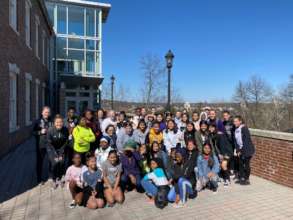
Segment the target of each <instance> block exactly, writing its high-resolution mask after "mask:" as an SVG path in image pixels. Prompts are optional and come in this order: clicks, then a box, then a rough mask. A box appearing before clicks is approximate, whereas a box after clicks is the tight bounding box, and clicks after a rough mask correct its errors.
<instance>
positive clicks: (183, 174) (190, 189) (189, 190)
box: [168, 148, 197, 207]
mask: <svg viewBox="0 0 293 220" xmlns="http://www.w3.org/2000/svg"><path fill="white" fill-rule="evenodd" d="M194 169H195V165H194V163H193V161H191V160H186V151H185V149H184V148H178V149H177V150H176V163H175V164H174V166H173V172H174V173H173V178H172V181H171V182H172V183H173V187H172V188H171V189H170V191H169V194H168V200H169V201H170V202H174V206H175V207H182V206H184V205H185V203H186V201H187V198H195V197H196V195H197V191H196V190H195V185H196V176H195V172H194Z"/></svg>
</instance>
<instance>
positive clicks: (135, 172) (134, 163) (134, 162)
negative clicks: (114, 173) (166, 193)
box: [120, 140, 141, 191]
mask: <svg viewBox="0 0 293 220" xmlns="http://www.w3.org/2000/svg"><path fill="white" fill-rule="evenodd" d="M120 159H121V164H122V168H123V173H122V175H121V187H122V189H123V191H125V190H127V191H128V190H132V189H133V188H135V189H136V190H137V191H141V185H140V181H141V176H140V175H141V173H140V168H139V161H140V159H141V156H140V154H139V152H138V151H137V143H136V142H135V141H133V140H130V141H128V142H127V143H126V144H125V145H124V149H123V154H121V157H120Z"/></svg>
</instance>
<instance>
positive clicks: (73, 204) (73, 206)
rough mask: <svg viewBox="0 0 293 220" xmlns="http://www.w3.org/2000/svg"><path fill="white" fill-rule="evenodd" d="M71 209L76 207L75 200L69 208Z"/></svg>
mask: <svg viewBox="0 0 293 220" xmlns="http://www.w3.org/2000/svg"><path fill="white" fill-rule="evenodd" d="M68 207H69V208H70V209H74V208H75V207H76V203H75V201H74V200H72V202H71V203H70V204H69V206H68Z"/></svg>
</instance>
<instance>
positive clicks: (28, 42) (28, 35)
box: [25, 0, 32, 49]
mask: <svg viewBox="0 0 293 220" xmlns="http://www.w3.org/2000/svg"><path fill="white" fill-rule="evenodd" d="M31 8H32V3H31V1H30V0H25V42H26V45H27V47H28V48H29V49H32V47H31V38H32V36H31ZM27 12H29V16H28V13H27ZM26 19H28V21H29V22H28V27H27V23H26V22H27V20H26Z"/></svg>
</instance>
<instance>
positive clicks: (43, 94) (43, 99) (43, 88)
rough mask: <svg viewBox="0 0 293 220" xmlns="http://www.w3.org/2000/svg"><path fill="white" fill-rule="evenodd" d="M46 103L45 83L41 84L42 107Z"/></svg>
mask: <svg viewBox="0 0 293 220" xmlns="http://www.w3.org/2000/svg"><path fill="white" fill-rule="evenodd" d="M45 105H46V83H43V84H42V107H44V106H45Z"/></svg>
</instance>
